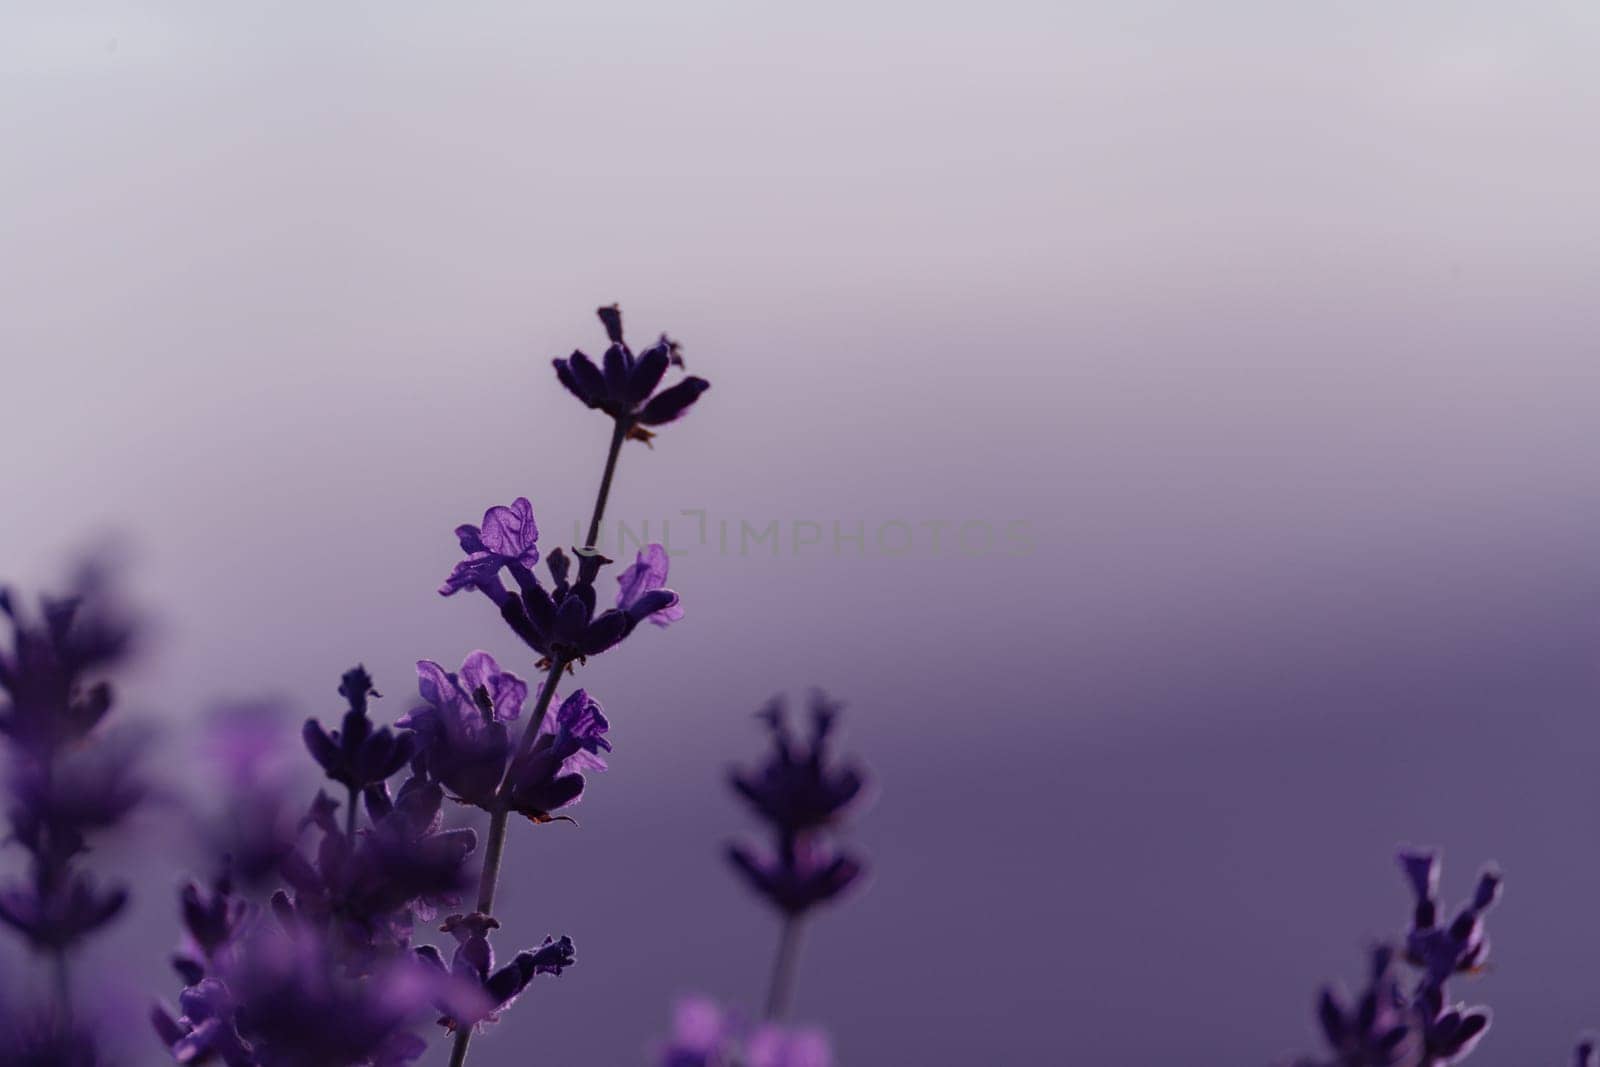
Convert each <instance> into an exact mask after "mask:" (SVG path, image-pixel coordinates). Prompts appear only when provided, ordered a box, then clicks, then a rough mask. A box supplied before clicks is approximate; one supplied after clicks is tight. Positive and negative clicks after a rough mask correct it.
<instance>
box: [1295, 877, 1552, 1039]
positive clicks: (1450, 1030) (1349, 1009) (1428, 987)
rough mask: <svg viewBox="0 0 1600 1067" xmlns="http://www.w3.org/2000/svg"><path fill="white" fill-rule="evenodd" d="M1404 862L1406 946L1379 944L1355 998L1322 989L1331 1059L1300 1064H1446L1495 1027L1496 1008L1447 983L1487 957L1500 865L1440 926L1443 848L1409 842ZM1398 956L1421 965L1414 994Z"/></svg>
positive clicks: (1320, 1008) (1322, 1020)
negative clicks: (1456, 995) (1487, 927)
mask: <svg viewBox="0 0 1600 1067" xmlns="http://www.w3.org/2000/svg"><path fill="white" fill-rule="evenodd" d="M1399 861H1400V868H1401V870H1402V872H1403V873H1404V874H1405V878H1406V881H1407V883H1408V884H1409V886H1410V888H1411V891H1412V896H1413V898H1414V899H1415V904H1414V907H1413V909H1412V916H1411V924H1410V927H1409V929H1408V930H1407V932H1406V935H1405V938H1404V950H1403V952H1397V951H1396V949H1395V948H1394V947H1393V946H1391V945H1379V946H1377V947H1376V948H1374V949H1373V951H1372V957H1371V961H1372V962H1371V966H1370V969H1369V973H1368V980H1367V987H1366V989H1365V990H1364V991H1363V992H1362V994H1361V996H1360V997H1359V998H1357V1000H1356V1001H1355V1003H1354V1005H1351V1004H1350V1003H1349V1002H1348V1001H1347V1000H1346V999H1345V997H1344V996H1343V995H1342V994H1341V993H1340V992H1339V991H1338V990H1336V989H1333V988H1331V987H1330V988H1326V989H1324V990H1323V991H1322V994H1321V997H1320V998H1319V1000H1318V1005H1317V1020H1318V1023H1319V1025H1320V1027H1321V1030H1322V1034H1323V1037H1324V1039H1325V1040H1326V1041H1327V1044H1328V1048H1329V1050H1330V1052H1331V1058H1329V1059H1323V1060H1309V1059H1308V1060H1300V1061H1298V1062H1297V1065H1296V1067H1444V1065H1446V1064H1453V1063H1459V1062H1460V1061H1461V1060H1463V1059H1465V1058H1466V1057H1467V1056H1468V1055H1469V1054H1471V1052H1472V1050H1473V1049H1474V1048H1476V1047H1477V1045H1478V1042H1479V1041H1480V1040H1482V1038H1483V1035H1484V1034H1485V1033H1486V1032H1487V1031H1488V1029H1489V1023H1490V1013H1489V1009H1487V1008H1485V1007H1481V1006H1472V1007H1469V1006H1467V1005H1465V1004H1460V1003H1451V1002H1450V1000H1449V996H1448V993H1447V990H1446V983H1447V982H1449V981H1450V980H1451V979H1452V978H1454V977H1455V976H1457V975H1462V974H1475V973H1477V972H1478V971H1479V970H1481V969H1482V967H1483V964H1484V961H1485V960H1486V959H1487V957H1488V953H1489V941H1488V937H1487V936H1486V935H1485V933H1484V923H1483V916H1484V913H1485V912H1487V911H1488V910H1489V908H1491V907H1492V906H1493V905H1494V904H1495V902H1496V901H1497V900H1498V899H1499V897H1500V888H1501V877H1500V873H1499V871H1498V870H1496V869H1495V868H1493V867H1489V868H1486V869H1485V870H1484V871H1483V872H1482V873H1481V874H1480V875H1479V877H1478V884H1477V888H1476V889H1475V891H1474V892H1473V895H1472V899H1471V900H1469V901H1468V902H1467V903H1466V904H1465V905H1463V906H1462V908H1461V909H1460V911H1458V912H1457V914H1456V916H1455V918H1454V919H1453V920H1452V921H1451V922H1450V924H1449V925H1448V926H1440V925H1439V911H1440V909H1439V899H1438V897H1439V856H1438V853H1437V852H1433V851H1429V850H1421V849H1409V848H1408V849H1403V850H1401V852H1400V854H1399ZM1397 957H1398V958H1402V959H1403V960H1404V961H1405V962H1406V963H1408V964H1410V965H1411V966H1412V967H1413V968H1415V969H1416V970H1417V971H1418V978H1417V981H1416V984H1415V986H1414V987H1413V988H1412V990H1411V992H1410V993H1409V994H1407V993H1406V992H1405V991H1404V990H1403V988H1402V985H1401V982H1400V979H1399V978H1398V977H1397V976H1396V974H1395V971H1394V963H1395V961H1396V959H1397ZM1580 1055H1581V1053H1580ZM1580 1062H1581V1060H1580Z"/></svg>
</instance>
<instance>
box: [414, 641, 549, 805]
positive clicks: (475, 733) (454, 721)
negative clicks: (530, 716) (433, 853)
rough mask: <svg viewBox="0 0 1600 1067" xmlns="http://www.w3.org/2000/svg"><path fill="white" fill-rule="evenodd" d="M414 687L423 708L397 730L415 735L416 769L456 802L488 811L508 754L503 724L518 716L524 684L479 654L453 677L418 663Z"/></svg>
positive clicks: (470, 657)
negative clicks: (442, 788) (444, 790)
mask: <svg viewBox="0 0 1600 1067" xmlns="http://www.w3.org/2000/svg"><path fill="white" fill-rule="evenodd" d="M417 687H418V690H419V692H420V693H421V695H422V699H423V700H424V701H426V704H425V705H424V706H423V707H420V708H416V709H415V710H413V711H411V712H410V713H409V714H407V715H406V716H405V717H403V718H402V719H401V720H400V721H399V723H398V725H399V726H400V727H401V729H404V730H409V731H411V732H412V733H413V734H414V735H415V737H416V751H417V754H418V755H417V758H418V761H419V765H420V766H421V767H422V768H423V769H424V770H425V771H426V773H427V774H428V775H429V776H430V777H431V778H433V779H435V780H437V781H439V782H441V783H443V785H444V786H445V788H447V789H449V790H450V791H451V792H452V793H453V794H454V795H455V796H456V798H457V799H459V800H461V801H463V802H465V803H468V804H474V805H477V806H478V807H482V808H491V807H492V806H493V804H494V797H495V793H496V791H497V790H498V789H499V787H500V779H501V777H502V776H503V775H504V773H505V767H506V760H507V759H508V758H509V757H510V755H511V736H510V733H509V732H508V731H507V729H506V723H508V722H511V721H513V720H515V719H517V718H518V717H519V716H521V714H522V705H523V703H524V702H525V701H526V699H527V696H528V686H527V683H525V682H524V681H523V680H522V679H520V678H518V677H517V676H516V675H514V674H512V673H511V672H509V671H502V670H501V669H500V665H499V664H498V663H496V662H495V661H494V657H493V656H491V655H489V653H487V652H484V651H481V650H479V651H476V652H472V653H469V654H468V656H467V658H466V660H464V661H463V662H462V664H461V671H460V673H457V674H452V673H450V672H448V671H446V670H445V669H444V668H443V667H441V666H439V664H437V663H435V662H433V661H432V660H422V661H421V662H419V663H418V664H417Z"/></svg>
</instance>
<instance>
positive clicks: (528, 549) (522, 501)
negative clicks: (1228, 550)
mask: <svg viewBox="0 0 1600 1067" xmlns="http://www.w3.org/2000/svg"><path fill="white" fill-rule="evenodd" d="M482 539H483V546H484V548H485V549H486V550H488V551H490V552H493V553H495V554H496V555H500V556H504V557H506V558H507V559H519V558H522V557H524V556H526V555H528V554H529V553H532V554H533V555H534V558H533V559H532V560H524V562H525V563H526V564H527V565H528V566H532V565H533V564H534V563H536V562H538V553H537V549H536V548H535V543H536V542H537V541H538V540H539V526H538V524H537V523H535V522H534V521H533V505H532V504H530V503H528V498H527V497H525V496H519V497H517V499H515V500H513V501H512V502H511V506H510V507H504V506H501V507H492V508H490V509H489V510H488V511H486V512H484V513H483V533H482Z"/></svg>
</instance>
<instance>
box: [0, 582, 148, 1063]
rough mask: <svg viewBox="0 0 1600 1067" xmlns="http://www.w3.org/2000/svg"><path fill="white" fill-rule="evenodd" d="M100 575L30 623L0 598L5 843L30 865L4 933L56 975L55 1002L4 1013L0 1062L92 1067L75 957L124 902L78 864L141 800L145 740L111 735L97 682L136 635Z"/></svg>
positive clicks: (13, 889)
mask: <svg viewBox="0 0 1600 1067" xmlns="http://www.w3.org/2000/svg"><path fill="white" fill-rule="evenodd" d="M109 578H110V575H109V572H107V571H106V570H105V569H104V567H103V566H102V565H98V564H93V563H91V564H90V565H89V566H86V567H85V568H83V569H82V570H81V572H80V574H79V577H78V580H77V582H76V584H75V589H74V592H73V594H72V595H70V596H68V597H64V598H50V597H45V598H42V599H41V601H40V609H39V611H38V613H37V615H33V614H30V613H28V612H25V611H24V610H23V609H22V607H21V606H20V605H19V604H18V603H17V602H16V600H15V598H14V597H13V596H12V594H11V593H10V591H9V590H5V589H0V614H3V615H4V616H5V618H6V622H7V624H8V626H9V629H10V632H11V640H10V642H9V647H0V748H3V749H4V750H5V756H6V757H7V759H6V764H7V767H6V770H7V771H8V772H9V773H8V775H7V780H6V783H5V789H6V794H7V798H6V799H7V803H6V819H7V821H8V823H9V826H10V833H9V836H8V837H7V839H6V840H7V841H8V843H15V844H17V845H19V846H20V847H21V848H22V849H23V850H24V851H25V852H26V853H27V854H28V863H27V873H26V876H25V877H23V878H22V879H20V880H17V881H13V882H10V883H8V884H6V885H4V886H0V923H3V924H4V925H6V926H8V927H10V928H11V929H13V930H15V931H16V932H17V933H19V934H20V935H21V936H22V938H23V939H24V941H25V942H26V944H27V945H28V946H29V947H30V948H31V949H33V950H34V951H35V952H36V953H38V954H40V955H42V956H46V957H48V958H49V960H50V962H51V965H52V969H53V971H54V977H55V981H54V983H53V988H54V1003H53V1004H51V1005H50V1006H49V1007H48V1008H36V1009H34V1010H31V1011H28V1010H24V1011H22V1012H20V1013H17V1012H12V1013H8V1015H7V1016H6V1018H5V1019H3V1020H0V1027H3V1028H4V1029H7V1030H9V1031H10V1033H9V1034H8V1035H4V1036H5V1039H6V1041H7V1045H6V1046H5V1051H6V1052H7V1053H9V1054H11V1055H12V1056H13V1057H14V1059H12V1060H8V1061H7V1062H26V1063H37V1064H72V1065H76V1067H90V1065H93V1064H96V1063H98V1062H100V1059H99V1054H98V1053H97V1052H96V1051H95V1045H94V1040H93V1035H92V1034H90V1033H89V1032H88V1031H86V1030H84V1029H82V1028H81V1027H80V1025H79V1024H78V1023H77V1022H75V1019H76V1018H77V1016H76V1015H75V1013H74V1011H73V1005H72V982H71V973H70V959H71V953H72V951H73V950H74V949H76V948H77V947H79V945H80V944H81V943H82V942H83V941H84V940H85V939H86V938H87V937H88V936H89V935H91V934H93V933H95V932H96V931H98V930H100V929H102V928H103V927H104V926H106V924H108V923H109V922H111V920H112V919H114V918H116V916H118V915H119V914H121V912H122V911H123V909H124V907H125V906H126V904H127V901H128V894H127V891H126V890H125V889H124V888H122V887H121V886H118V885H114V884H113V885H110V886H102V885H101V884H99V883H98V882H97V881H96V880H95V879H94V878H93V877H92V876H91V875H90V874H88V873H87V872H85V871H84V870H82V869H81V868H80V866H79V860H80V859H81V857H82V856H83V854H84V853H86V852H87V851H88V850H89V847H90V844H91V840H92V839H93V838H96V837H98V836H100V835H102V834H104V833H105V832H106V831H109V830H112V829H115V828H117V827H118V826H120V825H121V824H122V823H123V822H124V821H125V820H126V819H127V818H128V816H129V814H130V813H131V812H132V811H133V810H134V809H135V808H136V807H137V806H138V805H139V804H141V803H142V802H143V801H144V800H145V799H146V798H147V796H148V795H149V792H150V790H149V789H148V787H147V786H146V784H145V782H144V781H143V779H142V778H141V776H140V772H139V756H140V754H141V751H142V747H143V743H144V741H145V740H146V738H145V736H144V735H137V734H128V733H123V734H120V735H118V734H108V733H107V732H106V731H105V729H104V728H103V727H102V725H101V724H102V722H103V721H104V719H105V718H106V716H107V714H108V713H109V711H110V710H111V707H112V703H113V698H112V690H111V686H110V684H109V683H108V682H107V681H106V679H105V677H104V674H105V673H106V672H107V671H109V670H111V669H112V668H114V667H116V666H118V665H119V664H121V663H122V662H123V661H124V660H125V659H126V657H127V655H128V653H129V651H130V649H131V648H132V645H133V637H134V630H133V627H132V625H131V623H130V622H129V621H128V619H127V617H126V616H125V615H124V614H123V613H122V612H120V611H119V610H117V608H116V607H115V605H114V603H113V600H114V598H113V596H112V591H111V587H110V581H109Z"/></svg>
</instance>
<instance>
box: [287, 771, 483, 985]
mask: <svg viewBox="0 0 1600 1067" xmlns="http://www.w3.org/2000/svg"><path fill="white" fill-rule="evenodd" d="M366 800H367V804H368V811H369V813H370V814H371V815H372V817H373V826H372V828H371V829H370V830H366V831H362V832H359V833H358V834H356V835H355V837H354V838H353V839H352V838H351V837H348V836H346V834H345V832H344V830H343V829H341V828H340V826H339V825H338V822H337V820H336V819H335V817H334V811H335V809H336V807H337V804H336V802H335V801H333V800H331V799H330V798H328V797H327V796H325V795H319V797H318V800H317V802H316V803H315V804H313V805H312V810H311V814H310V815H309V816H308V817H307V821H308V822H309V823H311V824H313V825H315V826H316V827H317V828H318V829H319V830H321V832H322V841H321V843H320V845H319V847H318V848H317V851H316V854H315V856H314V858H312V859H307V858H306V857H305V856H303V855H301V854H300V853H299V852H298V851H294V852H290V853H289V854H288V855H287V856H286V857H285V858H284V862H283V866H282V870H283V878H284V881H285V882H287V883H288V885H289V888H290V890H291V891H288V892H286V891H282V890H280V891H279V892H278V893H276V894H274V896H273V901H272V902H273V910H274V911H275V913H276V914H277V915H278V917H279V919H280V920H281V921H283V922H284V924H285V925H289V926H307V925H309V926H311V927H313V928H315V929H318V930H321V931H326V932H327V934H328V936H330V937H333V938H334V939H335V941H336V943H337V944H338V945H340V946H341V949H342V950H343V951H344V952H345V953H346V954H347V955H348V956H350V958H352V959H365V958H370V957H371V956H373V955H374V954H378V955H381V954H382V953H383V952H384V951H386V950H388V949H393V948H404V947H406V946H407V945H408V944H409V943H410V936H411V928H412V924H413V923H414V921H415V920H416V919H418V918H422V919H428V918H431V917H432V916H433V914H434V911H435V909H436V908H437V907H438V906H440V905H445V904H453V903H455V902H456V901H457V900H458V899H459V894H461V893H462V892H464V891H465V890H466V889H467V888H468V885H469V883H470V871H469V870H468V868H467V860H468V858H469V857H470V856H471V854H472V852H473V850H474V849H475V848H476V847H477V835H476V834H475V833H474V832H473V831H472V830H469V829H460V830H442V829H441V828H440V824H441V820H442V818H443V815H442V811H441V808H442V805H443V803H444V791H443V789H441V788H440V787H439V786H438V785H437V784H436V783H433V782H430V781H428V780H426V779H424V778H421V777H413V778H411V779H408V780H407V781H406V783H405V784H404V785H403V786H401V788H400V793H399V795H398V796H397V797H396V798H394V799H393V800H391V799H390V797H389V795H388V790H387V788H386V787H384V786H381V785H379V786H373V787H370V788H369V789H368V791H367V794H366Z"/></svg>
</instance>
